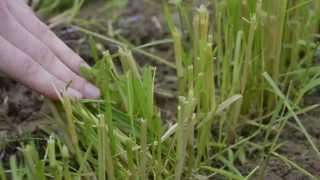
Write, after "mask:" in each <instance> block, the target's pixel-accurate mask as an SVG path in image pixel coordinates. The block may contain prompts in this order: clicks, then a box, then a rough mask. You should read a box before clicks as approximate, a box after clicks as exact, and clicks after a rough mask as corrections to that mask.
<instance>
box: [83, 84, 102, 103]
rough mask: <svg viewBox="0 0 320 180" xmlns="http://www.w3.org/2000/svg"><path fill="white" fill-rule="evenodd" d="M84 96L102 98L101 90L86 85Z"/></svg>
mask: <svg viewBox="0 0 320 180" xmlns="http://www.w3.org/2000/svg"><path fill="white" fill-rule="evenodd" d="M84 96H85V98H93V99H96V98H99V97H100V90H99V89H98V88H96V87H95V86H93V85H92V84H89V83H88V84H86V86H85V88H84Z"/></svg>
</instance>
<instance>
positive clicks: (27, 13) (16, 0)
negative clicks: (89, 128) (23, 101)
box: [0, 0, 100, 99]
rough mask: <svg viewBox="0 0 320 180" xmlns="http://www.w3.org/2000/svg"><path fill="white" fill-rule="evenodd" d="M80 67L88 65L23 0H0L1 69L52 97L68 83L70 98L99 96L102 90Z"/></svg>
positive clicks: (56, 96) (55, 97)
mask: <svg viewBox="0 0 320 180" xmlns="http://www.w3.org/2000/svg"><path fill="white" fill-rule="evenodd" d="M81 66H88V65H87V64H86V63H85V62H84V61H83V60H82V59H81V58H80V57H79V56H78V55H77V54H75V53H74V52H73V51H72V50H71V49H70V48H68V47H67V46H66V45H65V44H64V43H63V42H62V41H61V40H60V39H59V38H58V37H57V36H56V35H55V34H54V33H53V32H52V31H51V30H50V29H49V27H47V26H46V25H45V24H44V23H42V22H41V21H40V20H39V19H38V18H37V17H36V16H35V15H34V13H33V12H32V10H31V9H30V8H29V7H28V5H27V4H26V3H25V2H24V0H0V71H2V72H4V73H6V74H7V75H9V76H10V77H11V78H13V79H15V80H17V81H20V82H21V83H23V84H24V85H26V86H28V87H30V88H32V89H34V90H36V91H38V92H40V93H41V94H43V95H45V96H47V97H49V98H52V99H58V94H57V91H56V89H57V90H58V91H59V92H62V91H63V90H65V88H66V86H68V85H69V84H70V85H69V88H67V89H66V93H67V95H69V96H71V97H75V98H77V99H81V98H98V97H99V96H100V92H99V90H98V89H97V88H96V87H95V86H93V85H92V84H90V83H89V82H88V81H86V80H85V79H83V78H82V77H80V75H79V74H80V67H81Z"/></svg>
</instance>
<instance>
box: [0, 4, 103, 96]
mask: <svg viewBox="0 0 320 180" xmlns="http://www.w3.org/2000/svg"><path fill="white" fill-rule="evenodd" d="M16 2H17V1H16ZM9 13H10V12H9ZM0 34H2V35H3V37H6V39H7V40H8V41H10V42H11V43H12V44H13V45H15V46H16V47H17V48H18V49H20V50H22V51H23V52H25V53H26V54H28V55H29V56H30V57H31V58H32V59H33V60H35V61H37V62H38V63H39V64H40V65H41V66H42V67H43V68H44V69H46V71H48V72H49V73H51V74H52V75H54V76H56V77H57V78H58V79H60V80H62V81H64V82H65V83H71V87H72V88H75V89H77V90H78V91H80V92H81V93H82V94H83V97H84V98H98V97H99V95H100V92H99V90H98V89H97V88H96V87H94V86H93V85H91V84H90V83H88V82H87V81H86V80H85V79H83V78H81V77H80V76H78V75H77V74H76V73H74V72H73V71H71V70H70V69H69V68H68V67H67V66H66V65H65V64H64V63H63V62H61V61H60V59H58V57H57V56H56V55H55V54H54V53H53V52H52V51H51V49H49V48H48V47H47V46H46V44H45V43H43V42H42V41H41V40H38V39H37V38H36V37H35V36H34V35H33V34H32V33H29V31H27V30H26V29H25V28H24V27H23V26H22V25H21V24H19V22H17V21H16V19H15V18H14V17H13V16H10V15H9V16H8V18H7V20H4V21H3V22H2V26H0ZM22 40H23V41H24V42H27V43H21V41H22Z"/></svg>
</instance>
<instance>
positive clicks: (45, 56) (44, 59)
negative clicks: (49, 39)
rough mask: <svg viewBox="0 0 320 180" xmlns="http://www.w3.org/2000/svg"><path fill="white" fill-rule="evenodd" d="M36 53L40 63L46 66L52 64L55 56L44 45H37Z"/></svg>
mask: <svg viewBox="0 0 320 180" xmlns="http://www.w3.org/2000/svg"><path fill="white" fill-rule="evenodd" d="M38 53H39V54H38V57H39V61H40V62H39V63H40V64H42V65H44V66H48V67H50V66H51V67H52V66H54V63H55V62H54V61H55V59H56V57H55V55H54V54H53V53H52V52H50V50H49V49H48V48H47V47H46V46H42V47H39V50H38Z"/></svg>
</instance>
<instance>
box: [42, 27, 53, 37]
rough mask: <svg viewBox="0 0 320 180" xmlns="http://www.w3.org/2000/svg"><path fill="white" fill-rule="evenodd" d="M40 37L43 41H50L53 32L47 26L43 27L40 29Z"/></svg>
mask: <svg viewBox="0 0 320 180" xmlns="http://www.w3.org/2000/svg"><path fill="white" fill-rule="evenodd" d="M39 35H40V37H41V39H42V40H50V39H51V38H52V36H53V32H52V31H51V30H50V28H49V27H48V26H46V25H41V26H40V27H39Z"/></svg>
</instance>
